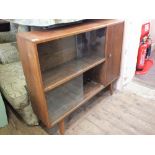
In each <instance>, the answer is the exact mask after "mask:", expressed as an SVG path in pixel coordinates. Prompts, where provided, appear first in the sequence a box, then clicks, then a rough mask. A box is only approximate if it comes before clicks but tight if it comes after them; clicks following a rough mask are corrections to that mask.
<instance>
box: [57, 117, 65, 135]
mask: <svg viewBox="0 0 155 155" xmlns="http://www.w3.org/2000/svg"><path fill="white" fill-rule="evenodd" d="M58 126H59V132H60V134H61V135H64V133H65V123H64V119H62V120H61V121H60V122H59V123H58Z"/></svg>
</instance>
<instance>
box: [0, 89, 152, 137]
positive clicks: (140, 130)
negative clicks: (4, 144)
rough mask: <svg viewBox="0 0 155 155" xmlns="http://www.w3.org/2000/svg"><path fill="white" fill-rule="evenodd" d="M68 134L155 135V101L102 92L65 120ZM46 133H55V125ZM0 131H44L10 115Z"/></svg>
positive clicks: (30, 132)
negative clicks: (7, 123) (7, 122)
mask: <svg viewBox="0 0 155 155" xmlns="http://www.w3.org/2000/svg"><path fill="white" fill-rule="evenodd" d="M65 129H66V132H65V134H66V135H67V134H68V135H154V134H155V100H152V99H146V98H143V97H142V96H138V95H136V94H135V93H133V92H128V91H123V92H115V93H114V94H113V95H112V96H110V95H109V92H101V93H100V94H99V95H97V96H96V97H95V98H93V99H91V100H90V101H89V102H88V103H86V105H84V106H83V107H81V108H79V109H78V110H77V111H76V112H74V113H72V114H71V115H70V116H69V117H67V119H66V120H65ZM48 133H49V134H58V133H59V132H58V128H57V125H55V126H54V130H53V129H52V130H50V131H48ZM0 134H46V132H45V131H44V130H43V129H42V128H41V127H28V126H26V125H25V124H24V123H23V122H22V121H21V120H19V119H18V118H17V117H16V116H15V115H13V114H11V115H10V119H9V125H8V126H7V127H5V128H2V129H0Z"/></svg>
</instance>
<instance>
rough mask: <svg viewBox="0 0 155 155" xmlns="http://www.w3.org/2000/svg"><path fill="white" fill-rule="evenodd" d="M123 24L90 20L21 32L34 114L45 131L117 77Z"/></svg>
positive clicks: (22, 59) (61, 129) (117, 21)
mask: <svg viewBox="0 0 155 155" xmlns="http://www.w3.org/2000/svg"><path fill="white" fill-rule="evenodd" d="M123 28H124V23H123V21H121V20H90V21H86V22H83V23H78V24H76V25H70V26H66V27H60V28H54V29H52V30H42V31H32V32H23V33H18V34H17V42H18V48H19V51H20V58H21V62H22V65H23V69H24V74H25V77H26V82H27V86H28V91H29V94H30V98H31V102H32V106H33V110H34V111H35V113H36V114H37V116H38V118H39V119H40V121H41V122H42V124H44V125H45V126H46V127H47V128H51V127H52V126H53V125H55V124H57V123H58V125H59V130H60V133H61V134H64V118H65V117H67V116H68V115H69V114H71V113H72V112H73V111H75V110H76V109H77V108H78V107H80V106H81V105H83V104H84V103H86V102H87V101H88V100H89V99H91V98H92V97H94V96H95V95H96V94H97V93H99V92H100V91H102V90H103V89H104V88H105V87H109V88H110V90H111V93H112V83H113V82H114V81H115V80H116V79H117V78H118V77H119V72H120V60H121V50H122V40H123Z"/></svg>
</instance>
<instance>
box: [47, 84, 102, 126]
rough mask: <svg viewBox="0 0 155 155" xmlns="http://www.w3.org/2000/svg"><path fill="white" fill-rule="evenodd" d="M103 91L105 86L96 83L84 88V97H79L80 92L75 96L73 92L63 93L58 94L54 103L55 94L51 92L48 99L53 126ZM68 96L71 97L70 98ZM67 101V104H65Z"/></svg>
mask: <svg viewBox="0 0 155 155" xmlns="http://www.w3.org/2000/svg"><path fill="white" fill-rule="evenodd" d="M103 89H104V86H103V85H101V84H99V83H96V82H90V83H87V85H85V87H84V92H83V97H80V96H79V97H77V95H78V92H79V91H77V92H75V93H74V94H73V93H71V90H68V93H66V92H64V91H61V92H60V93H59V94H58V93H57V99H56V100H55V102H53V97H54V96H53V95H52V93H53V92H49V93H48V94H47V96H46V98H47V104H48V109H49V117H51V120H52V125H54V124H56V123H58V122H59V121H60V120H62V119H63V118H65V117H66V116H68V115H69V114H70V113H72V112H73V111H74V110H76V109H77V108H79V107H80V106H82V105H83V104H84V103H85V102H87V101H88V100H89V99H90V98H92V97H93V96H94V95H96V94H97V93H99V92H100V91H101V90H103ZM68 94H70V95H69V96H68ZM71 95H72V96H71ZM65 100H66V101H67V102H65ZM64 102H65V104H64Z"/></svg>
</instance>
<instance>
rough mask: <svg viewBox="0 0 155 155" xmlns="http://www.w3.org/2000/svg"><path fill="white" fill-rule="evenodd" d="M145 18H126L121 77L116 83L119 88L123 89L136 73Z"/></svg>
mask: <svg viewBox="0 0 155 155" xmlns="http://www.w3.org/2000/svg"><path fill="white" fill-rule="evenodd" d="M144 22H146V21H144V20H125V28H124V41H123V50H122V62H121V73H120V78H119V80H118V82H117V84H116V88H117V89H122V88H123V86H124V85H126V84H128V83H129V82H130V81H131V80H132V79H133V77H134V75H135V69H136V62H137V54H138V47H139V41H140V34H141V26H142V24H143V23H144Z"/></svg>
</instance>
